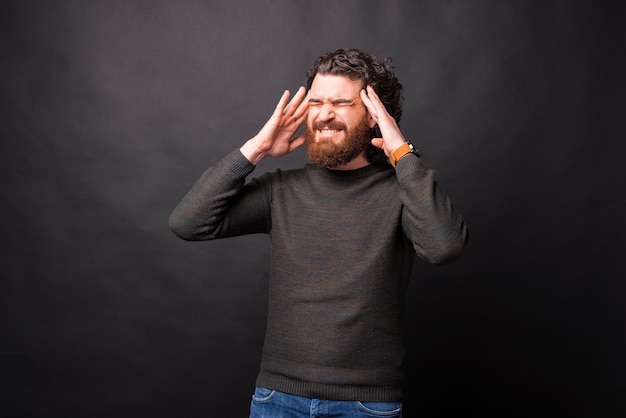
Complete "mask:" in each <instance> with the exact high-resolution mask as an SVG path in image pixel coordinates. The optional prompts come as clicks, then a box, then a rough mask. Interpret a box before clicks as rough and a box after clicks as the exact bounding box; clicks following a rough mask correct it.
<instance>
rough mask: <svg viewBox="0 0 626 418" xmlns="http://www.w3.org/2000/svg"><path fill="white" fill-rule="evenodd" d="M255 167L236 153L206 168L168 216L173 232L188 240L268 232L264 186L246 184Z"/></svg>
mask: <svg viewBox="0 0 626 418" xmlns="http://www.w3.org/2000/svg"><path fill="white" fill-rule="evenodd" d="M254 167H255V166H254V165H253V164H252V163H250V162H249V161H248V160H247V159H246V158H245V157H244V156H243V154H241V151H239V150H235V151H233V152H231V153H230V154H228V155H227V156H226V157H224V158H223V159H222V160H221V161H220V162H219V163H218V164H217V165H216V166H214V167H210V168H208V169H207V170H206V171H205V172H204V173H203V174H202V176H200V178H199V179H198V180H197V181H196V183H195V184H194V185H193V187H192V188H191V190H189V192H188V193H187V194H186V195H185V197H183V199H182V200H181V201H180V203H178V205H177V206H176V208H175V209H174V211H173V212H172V214H171V215H170V218H169V226H170V229H171V230H172V232H174V234H176V235H177V236H178V237H179V238H182V239H184V240H190V241H196V240H210V239H217V238H226V237H232V236H237V235H244V234H253V233H263V232H268V231H269V223H270V221H269V219H270V216H269V213H270V207H269V199H268V197H267V196H268V195H267V193H266V187H264V185H263V183H262V182H259V181H256V180H255V181H252V182H250V183H248V184H245V180H246V177H247V176H248V175H249V174H250V173H251V172H252V171H253V170H254Z"/></svg>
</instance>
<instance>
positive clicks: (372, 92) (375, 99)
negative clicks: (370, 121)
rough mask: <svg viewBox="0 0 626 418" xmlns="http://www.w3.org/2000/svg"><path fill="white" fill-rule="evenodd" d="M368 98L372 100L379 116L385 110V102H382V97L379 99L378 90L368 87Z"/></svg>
mask: <svg viewBox="0 0 626 418" xmlns="http://www.w3.org/2000/svg"><path fill="white" fill-rule="evenodd" d="M367 98H368V99H370V102H371V103H372V105H373V106H374V108H375V109H376V113H377V114H378V113H380V112H381V111H382V110H385V105H383V102H382V101H381V100H380V97H378V94H376V90H374V87H372V85H369V86H367Z"/></svg>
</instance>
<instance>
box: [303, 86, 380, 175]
mask: <svg viewBox="0 0 626 418" xmlns="http://www.w3.org/2000/svg"><path fill="white" fill-rule="evenodd" d="M361 89H362V87H361V82H360V81H359V80H351V79H349V78H348V77H345V76H341V75H331V74H327V75H322V74H317V75H316V76H315V78H314V79H313V83H312V84H311V89H310V91H309V99H308V100H309V114H308V118H307V123H306V128H305V138H306V145H307V149H308V155H309V159H310V160H311V161H312V162H313V163H315V164H318V165H322V166H325V167H329V168H333V167H337V166H340V165H343V164H347V163H348V162H350V161H352V160H353V159H354V158H356V157H357V156H359V155H360V154H362V153H364V152H365V150H366V149H367V146H368V145H369V143H370V140H371V135H370V129H371V128H372V127H373V126H374V124H375V122H374V120H373V119H372V118H371V117H370V116H369V113H368V112H367V109H366V107H365V105H364V104H363V102H362V101H361V97H360V92H361Z"/></svg>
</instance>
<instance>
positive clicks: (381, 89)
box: [306, 49, 404, 162]
mask: <svg viewBox="0 0 626 418" xmlns="http://www.w3.org/2000/svg"><path fill="white" fill-rule="evenodd" d="M391 61H392V60H391V58H389V57H387V58H383V59H379V58H377V57H375V56H374V55H371V54H368V53H366V52H364V51H361V50H359V49H338V50H336V51H334V52H328V53H326V54H324V55H322V56H321V57H319V58H317V60H315V63H314V64H313V66H312V67H311V68H310V69H309V71H307V73H306V76H307V89H310V88H311V85H312V84H313V79H314V78H315V76H316V75H317V74H318V73H319V74H334V75H343V76H346V77H348V78H350V79H351V80H361V85H362V87H363V88H366V87H367V86H368V85H371V86H372V87H373V88H374V91H375V92H376V94H378V97H380V100H381V101H382V102H383V105H384V106H385V109H387V112H389V114H390V115H391V116H392V117H393V118H394V119H395V120H396V122H397V123H400V118H401V117H402V103H403V102H404V98H403V97H402V84H400V82H399V81H398V78H397V77H396V76H395V74H394V71H393V66H392V65H391ZM381 136H382V135H381V134H380V130H379V129H378V125H376V126H375V127H374V128H373V129H372V138H375V137H381ZM367 158H368V160H369V161H370V162H382V161H386V160H387V157H386V156H385V154H384V152H383V151H382V150H381V149H380V148H376V147H374V146H373V145H370V147H369V148H368V152H367Z"/></svg>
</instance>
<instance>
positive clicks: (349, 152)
mask: <svg viewBox="0 0 626 418" xmlns="http://www.w3.org/2000/svg"><path fill="white" fill-rule="evenodd" d="M324 128H326V129H341V130H342V132H343V133H344V138H343V140H342V141H341V142H339V143H337V142H334V141H332V140H330V139H327V138H322V139H320V140H319V141H316V140H315V133H316V132H317V130H318V129H324ZM304 138H305V142H304V143H305V144H306V147H307V154H308V156H309V160H311V162H312V163H314V164H317V165H321V166H323V167H327V168H335V167H338V166H340V165H344V164H347V163H349V162H350V161H352V160H354V159H355V158H356V157H358V156H359V155H360V154H361V153H362V152H363V151H365V150H366V149H367V148H368V147H369V146H370V144H371V140H372V134H371V129H370V127H369V126H368V125H367V121H365V120H363V121H361V122H360V123H359V124H358V125H357V126H355V127H354V128H352V129H349V130H348V129H347V127H346V126H345V125H344V124H342V123H339V122H329V123H322V122H314V123H313V124H312V125H311V126H309V125H308V124H307V125H306V127H305V129H304Z"/></svg>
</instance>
